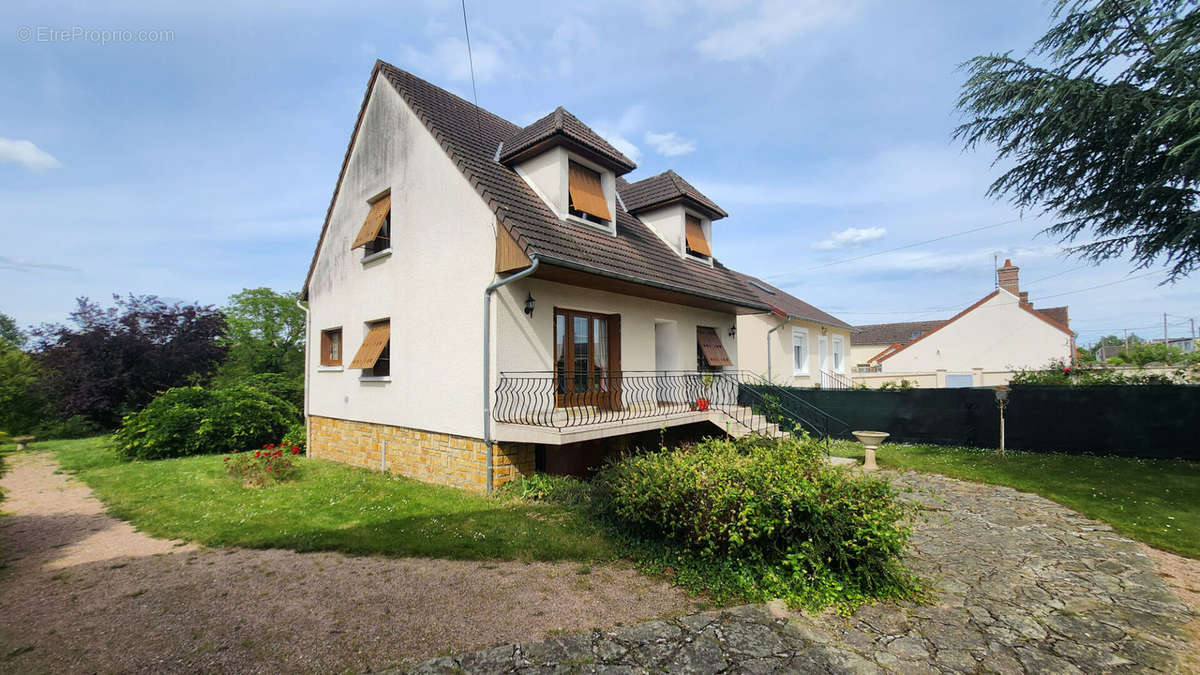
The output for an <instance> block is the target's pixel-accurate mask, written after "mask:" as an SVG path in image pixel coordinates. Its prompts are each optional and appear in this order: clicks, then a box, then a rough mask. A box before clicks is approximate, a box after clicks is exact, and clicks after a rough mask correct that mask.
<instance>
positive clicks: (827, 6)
mask: <svg viewBox="0 0 1200 675" xmlns="http://www.w3.org/2000/svg"><path fill="white" fill-rule="evenodd" d="M857 4H858V3H857V2H850V1H848V0H846V1H843V2H828V1H827V0H763V1H762V2H761V3H760V4H759V6H758V11H757V12H755V13H754V15H753V16H751V17H750V18H747V19H743V20H741V21H736V22H734V23H733V25H730V26H727V27H725V28H720V29H718V30H716V31H714V32H712V33H710V34H709V35H708V37H706V38H704V39H703V40H700V41H699V42H698V43H696V50H697V51H699V52H700V54H701V55H703V56H706V57H708V58H710V59H713V60H716V61H746V60H753V59H761V58H764V57H766V56H767V54H768V52H770V51H771V50H772V49H774V48H776V47H779V46H781V45H784V44H787V43H789V42H792V41H795V40H797V39H798V38H800V37H801V36H803V35H804V34H806V33H810V32H813V31H815V30H816V29H818V28H823V27H825V26H827V25H829V24H834V23H840V22H842V21H845V20H846V19H848V18H850V17H851V16H853V15H854V14H855V13H856V12H857V9H858V7H857Z"/></svg>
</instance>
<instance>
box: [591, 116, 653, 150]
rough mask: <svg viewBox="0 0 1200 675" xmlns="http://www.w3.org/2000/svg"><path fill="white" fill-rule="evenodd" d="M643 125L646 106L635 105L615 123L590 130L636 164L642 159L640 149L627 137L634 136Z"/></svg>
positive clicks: (601, 124) (603, 124)
mask: <svg viewBox="0 0 1200 675" xmlns="http://www.w3.org/2000/svg"><path fill="white" fill-rule="evenodd" d="M645 124H646V106H644V105H642V104H640V103H635V104H633V105H631V106H629V107H628V108H626V109H625V111H624V112H622V113H621V117H620V118H618V119H617V120H616V121H615V122H601V123H600V124H595V125H592V129H593V130H594V131H595V132H596V133H598V134H600V137H601V138H603V139H604V140H606V141H608V142H609V143H612V145H613V147H614V148H616V149H617V150H620V151H621V152H622V153H624V155H625V156H626V157H628V158H629V159H632V160H633V161H634V162H638V161H640V160H641V158H642V149H641V148H639V147H638V146H637V144H636V143H634V142H633V141H631V140H629V136H632V135H634V134H636V133H637V131H638V130H639V129H641V128H642V127H643V126H644V125H645Z"/></svg>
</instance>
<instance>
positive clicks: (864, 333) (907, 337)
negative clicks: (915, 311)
mask: <svg viewBox="0 0 1200 675" xmlns="http://www.w3.org/2000/svg"><path fill="white" fill-rule="evenodd" d="M944 323H946V320H945V319H938V320H937V321H901V322H898V323H874V324H870V325H866V326H856V328H858V332H857V333H854V334H852V335H851V336H850V344H852V345H893V344H904V343H906V342H911V341H913V340H915V339H916V338H917V337H920V336H921V335H924V334H925V333H928V332H929V331H931V330H934V329H935V328H941V327H942V324H944Z"/></svg>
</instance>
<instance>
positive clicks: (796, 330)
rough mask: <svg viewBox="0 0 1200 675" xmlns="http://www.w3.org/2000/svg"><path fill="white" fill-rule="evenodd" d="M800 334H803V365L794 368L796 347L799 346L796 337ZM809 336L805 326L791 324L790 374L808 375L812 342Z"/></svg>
mask: <svg viewBox="0 0 1200 675" xmlns="http://www.w3.org/2000/svg"><path fill="white" fill-rule="evenodd" d="M800 336H804V359H803V367H801V368H796V347H798V346H800V345H799V344H798V341H797V339H796V338H798V337H800ZM810 338H811V336H810V335H809V334H808V329H807V328H801V327H800V326H792V350H791V356H792V375H808V374H809V372H810V370H809V362H810V361H812V346H811V345H812V342H811V340H810Z"/></svg>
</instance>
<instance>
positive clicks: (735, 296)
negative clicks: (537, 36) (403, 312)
mask: <svg viewBox="0 0 1200 675" xmlns="http://www.w3.org/2000/svg"><path fill="white" fill-rule="evenodd" d="M376 74H381V75H382V76H383V79H384V80H385V81H386V82H387V83H388V84H390V85H391V86H392V87H393V88H394V89H395V90H396V91H397V92H398V93H399V94H400V96H401V97H402V98H403V99H404V101H405V102H406V103H407V104H408V106H409V107H410V108H411V109H412V110H413V112H414V113H415V114H416V115H417V116H418V117H419V118H420V119H421V120H422V122H424V124H425V126H426V128H427V129H428V130H429V132H430V133H431V134H433V136H434V138H435V139H437V141H438V143H440V144H441V146H442V148H443V149H444V150H445V151H446V153H447V154H448V155H449V156H450V159H451V160H452V161H454V163H455V164H456V165H457V166H458V167H459V169H460V170H461V171H462V172H463V174H464V175H465V176H466V178H467V180H468V181H470V183H471V185H472V186H474V187H475V190H476V191H477V192H478V193H479V195H480V197H481V198H482V199H483V200H484V202H485V203H487V204H488V206H489V207H491V209H492V211H493V212H494V213H495V214H496V219H497V221H499V223H500V224H501V225H502V226H503V227H505V228H506V229H507V230H508V231H509V232H510V233H511V234H512V235H513V237H514V239H515V240H516V241H517V243H518V245H519V246H520V247H521V249H522V250H523V251H524V252H525V253H526V254H527V255H536V256H538V257H539V258H541V260H542V262H543V264H549V265H559V266H565V267H574V268H577V269H583V270H586V271H592V272H595V273H598V274H602V275H606V276H614V277H616V278H620V279H627V280H629V281H633V282H635V283H640V284H645V285H649V286H656V287H659V288H666V289H670V290H674V291H678V292H681V293H685V294H689V295H694V296H697V297H702V298H706V299H710V300H717V301H721V302H725V303H729V304H733V305H736V306H740V307H747V308H751V309H762V310H764V311H766V310H768V309H770V307H769V306H768V305H767V304H766V303H763V302H762V301H761V300H760V299H759V298H758V296H757V295H755V294H754V293H753V292H752V289H751V288H750V287H749V286H748V285H747V284H746V283H745V282H744V281H743V280H742V278H741V277H739V276H738V275H737V274H736V273H734V272H733V271H732V270H730V269H729V268H727V267H725V266H724V265H722V264H721V263H720V262H718V261H716V260H714V261H713V265H712V266H711V267H709V266H708V265H702V264H698V263H696V262H693V261H690V260H685V259H684V258H682V257H681V256H680V255H679V254H678V253H677V252H675V251H674V250H673V249H672V248H671V247H670V246H668V245H667V244H666V243H665V242H664V241H663V240H662V239H661V238H660V237H659V236H658V235H657V234H655V233H654V231H652V230H651V229H650V227H649V226H647V225H646V224H645V223H643V222H641V221H640V220H638V219H637V218H635V217H634V216H633V215H631V214H630V213H629V212H628V211H626V210H625V209H624V208H621V206H620V201H621V200H618V204H617V213H616V236H612V235H611V234H609V233H607V232H603V231H601V230H599V229H597V228H595V227H591V226H589V225H586V224H583V223H577V222H575V221H573V220H564V219H560V218H559V217H558V216H557V215H556V214H555V213H554V212H552V211H551V210H550V208H549V207H548V206H547V205H546V203H545V202H543V201H542V199H541V198H540V197H538V196H537V194H536V193H534V191H533V189H532V188H530V187H529V185H528V184H527V183H526V182H525V181H524V179H522V178H521V177H520V176H519V175H517V173H516V172H515V171H514V170H513V169H512V168H510V167H508V166H506V165H504V164H502V163H501V162H499V161H496V159H495V157H496V154H497V149H499V148H501V145H500V144H501V143H504V144H505V146H507V147H508V149H509V150H511V149H512V146H513V145H528V144H529V143H534V144H537V143H538V142H539V141H537V140H535V139H536V138H539V137H543V134H548V135H546V136H544V137H545V138H548V137H549V136H554V135H555V134H559V133H560V132H561V134H562V135H563V137H564V138H567V139H568V140H569V141H570V142H573V143H576V144H585V145H586V144H590V145H591V146H592V147H591V151H592V152H593V153H601V154H606V155H608V159H609V160H610V161H613V162H616V163H620V162H627V161H628V160H627V158H625V157H624V155H621V154H620V153H619V152H617V151H616V150H615V148H612V146H611V145H609V144H608V143H607V142H603V139H599V136H598V135H596V134H595V132H593V131H591V130H590V129H587V127H586V125H583V123H582V122H579V121H578V120H577V119H576V118H575V117H574V116H573V115H570V113H567V112H566V111H562V114H561V115H560V114H559V111H557V110H556V111H555V112H554V113H552V114H551V115H549V116H547V118H543V119H542V120H539V122H535V123H534V124H531V125H529V127H526V128H524V129H522V128H521V127H518V126H517V125H515V124H513V123H511V122H508V121H507V120H505V119H503V118H501V117H499V116H497V115H494V114H492V113H490V112H488V111H486V110H483V109H481V108H477V107H476V106H475V105H473V104H471V103H469V102H468V101H465V100H463V99H461V98H459V97H458V96H455V95H454V94H451V93H450V92H448V91H446V90H444V89H442V88H440V87H437V86H434V85H433V84H430V83H429V82H426V81H425V80H422V79H420V78H418V77H416V76H414V75H412V74H410V73H407V72H405V71H403V70H400V69H399V68H396V67H395V66H392V65H390V64H388V63H385V62H383V61H377V62H376V64H375V69H374V71H372V73H371V81H370V84H369V85H368V90H367V93H366V95H365V96H364V99H363V104H362V109H361V110H360V112H359V122H358V123H356V125H355V130H354V134H353V135H352V136H351V140H350V146H349V147H348V148H347V150H346V157H345V159H344V160H343V163H342V170H341V173H340V174H339V177H338V185H337V187H336V188H335V189H334V194H333V199H332V200H331V201H330V205H329V211H328V212H327V213H326V216H325V225H324V227H323V228H322V231H321V239H322V240H323V239H324V237H325V230H326V229H327V228H328V227H329V218H330V215H331V214H332V211H333V203H334V201H335V200H336V199H337V194H338V190H339V189H340V187H341V181H342V176H343V175H344V174H345V170H346V166H347V164H348V163H349V159H350V152H351V150H352V148H353V145H354V138H355V136H357V133H358V125H359V124H360V123H361V121H362V114H363V113H362V111H363V110H365V109H366V103H367V100H368V99H369V98H370V95H371V89H372V88H373V87H374V85H375V80H376ZM548 118H553V119H551V120H549V121H547V120H548ZM560 119H561V125H560V121H559V120H560ZM539 123H541V124H539ZM576 123H578V124H576ZM535 126H536V127H537V128H534V127H535ZM580 127H582V129H581V128H580ZM547 129H550V131H547ZM596 139H599V140H600V142H597V140H596ZM501 152H502V153H503V152H504V151H503V150H502V151H501ZM629 164H630V165H631V166H632V162H629ZM619 183H624V181H620V180H619ZM624 189H625V188H624V187H623V186H619V187H618V193H622V191H623V190H624ZM697 194H698V193H697ZM623 198H624V197H623V196H622V199H623ZM320 248H321V243H320V241H318V243H317V251H316V252H314V253H313V262H312V265H311V266H310V267H309V272H308V278H307V279H306V280H305V282H304V289H303V295H304V297H307V295H308V285H309V282H310V281H311V279H312V273H313V268H314V267H315V265H316V259H317V253H318V252H319V251H320Z"/></svg>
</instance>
